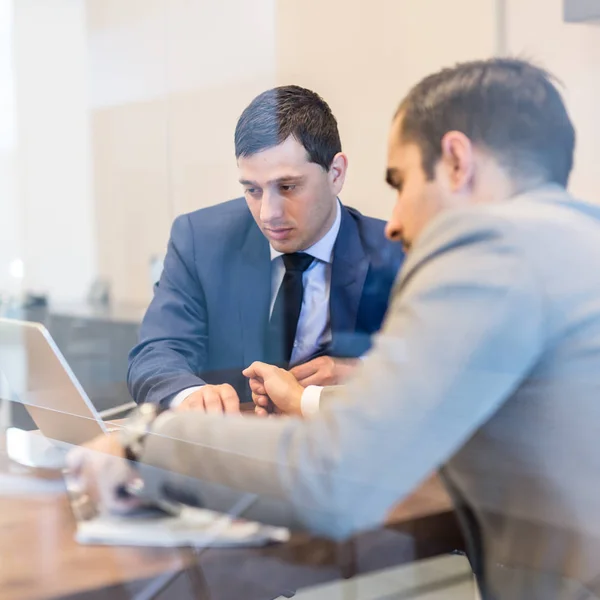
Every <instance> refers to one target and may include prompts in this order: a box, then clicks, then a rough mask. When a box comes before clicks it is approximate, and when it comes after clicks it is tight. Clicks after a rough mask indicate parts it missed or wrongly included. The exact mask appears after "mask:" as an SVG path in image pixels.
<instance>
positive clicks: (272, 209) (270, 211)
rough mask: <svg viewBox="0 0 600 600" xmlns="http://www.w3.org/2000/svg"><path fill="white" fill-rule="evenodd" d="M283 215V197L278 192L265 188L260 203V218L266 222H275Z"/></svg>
mask: <svg viewBox="0 0 600 600" xmlns="http://www.w3.org/2000/svg"><path fill="white" fill-rule="evenodd" d="M283 215H284V212H283V199H282V198H281V197H280V196H279V195H278V194H275V193H273V192H270V191H267V190H265V191H264V192H263V197H262V200H261V204H260V220H261V221H262V222H263V223H266V224H269V223H275V222H277V221H280V220H281V218H282V217H283Z"/></svg>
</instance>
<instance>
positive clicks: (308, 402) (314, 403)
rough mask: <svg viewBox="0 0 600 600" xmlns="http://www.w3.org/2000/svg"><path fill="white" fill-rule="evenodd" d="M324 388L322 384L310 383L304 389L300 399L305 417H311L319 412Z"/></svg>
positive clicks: (301, 409)
mask: <svg viewBox="0 0 600 600" xmlns="http://www.w3.org/2000/svg"><path fill="white" fill-rule="evenodd" d="M322 389H323V388H322V387H321V386H320V385H309V386H308V387H306V388H305V389H304V391H303V392H302V398H301V400H300V411H301V412H302V416H303V417H310V416H312V415H315V414H317V413H318V412H319V407H320V404H321V390H322Z"/></svg>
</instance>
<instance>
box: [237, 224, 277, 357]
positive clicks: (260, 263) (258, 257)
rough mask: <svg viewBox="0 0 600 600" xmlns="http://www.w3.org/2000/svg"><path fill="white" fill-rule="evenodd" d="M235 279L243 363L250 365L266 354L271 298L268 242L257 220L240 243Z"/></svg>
mask: <svg viewBox="0 0 600 600" xmlns="http://www.w3.org/2000/svg"><path fill="white" fill-rule="evenodd" d="M236 281H237V286H236V287H237V301H238V306H239V310H240V317H241V325H242V327H241V336H242V340H241V342H242V348H243V354H244V364H245V365H246V366H248V365H250V364H251V363H252V362H253V361H255V360H259V359H262V358H263V356H264V344H265V332H266V327H267V322H268V319H269V307H270V300H271V256H270V253H269V244H268V242H267V240H266V238H265V237H264V236H263V234H262V232H261V231H260V229H259V228H258V227H257V226H256V225H255V224H254V223H253V224H252V225H251V227H250V229H249V231H248V235H247V236H246V239H245V241H244V243H243V244H242V246H241V251H240V255H239V257H238V261H237V265H236Z"/></svg>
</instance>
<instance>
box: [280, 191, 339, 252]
mask: <svg viewBox="0 0 600 600" xmlns="http://www.w3.org/2000/svg"><path fill="white" fill-rule="evenodd" d="M341 223H342V209H341V208H340V201H339V200H338V201H337V202H336V214H335V221H334V222H333V225H332V226H331V229H330V230H329V231H328V232H327V233H326V234H325V235H324V236H323V237H322V238H321V239H320V240H319V241H318V242H316V243H315V244H313V245H312V246H311V247H310V248H307V249H306V250H304V252H305V253H306V254H310V255H311V256H313V257H314V258H316V259H318V260H320V261H322V262H324V263H331V262H333V246H334V245H335V240H336V239H337V236H338V233H339V231H340V225H341ZM269 247H270V249H271V260H274V259H276V258H277V257H278V256H281V255H282V254H283V252H278V251H277V250H275V248H273V246H271V245H270V244H269Z"/></svg>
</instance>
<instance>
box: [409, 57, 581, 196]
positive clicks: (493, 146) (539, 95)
mask: <svg viewBox="0 0 600 600" xmlns="http://www.w3.org/2000/svg"><path fill="white" fill-rule="evenodd" d="M398 114H402V123H401V131H400V136H401V138H402V141H403V142H416V143H417V145H418V146H419V147H420V150H421V153H422V155H423V168H424V170H425V172H426V174H427V176H428V177H429V178H433V176H434V167H435V165H436V163H437V162H438V161H439V159H440V158H441V152H442V151H441V141H442V138H443V136H444V135H445V134H446V133H447V132H448V131H461V132H462V133H464V134H465V135H466V136H468V137H469V139H470V140H471V141H472V142H473V143H474V144H475V145H480V146H481V147H483V148H485V149H487V150H489V151H490V152H491V153H493V154H494V155H495V156H496V158H497V159H498V160H499V162H500V164H501V165H502V166H504V168H506V169H507V171H508V172H509V174H510V175H511V176H513V177H514V178H515V179H532V178H540V177H541V178H543V180H544V181H547V182H554V183H557V184H559V185H562V186H566V185H567V182H568V179H569V174H570V172H571V169H572V167H573V151H574V148H575V131H574V129H573V125H572V123H571V120H570V119H569V115H568V114H567V110H566V108H565V105H564V103H563V100H562V98H561V95H560V93H559V91H558V89H557V88H556V86H555V85H554V81H553V77H552V76H551V75H550V74H549V73H548V72H546V71H544V70H543V69H540V68H538V67H536V66H534V65H532V64H531V63H529V62H526V61H524V60H519V59H510V58H494V59H490V60H480V61H474V62H467V63H462V64H458V65H457V66H455V67H453V68H449V69H443V70H442V71H439V72H438V73H435V74H433V75H430V76H429V77H426V78H425V79H423V80H422V81H421V82H420V83H418V84H417V85H416V86H415V87H414V88H413V89H412V90H411V91H410V92H409V93H408V95H407V96H406V98H405V99H404V100H403V101H402V103H401V105H400V107H399V109H398V113H397V115H398Z"/></svg>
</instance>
